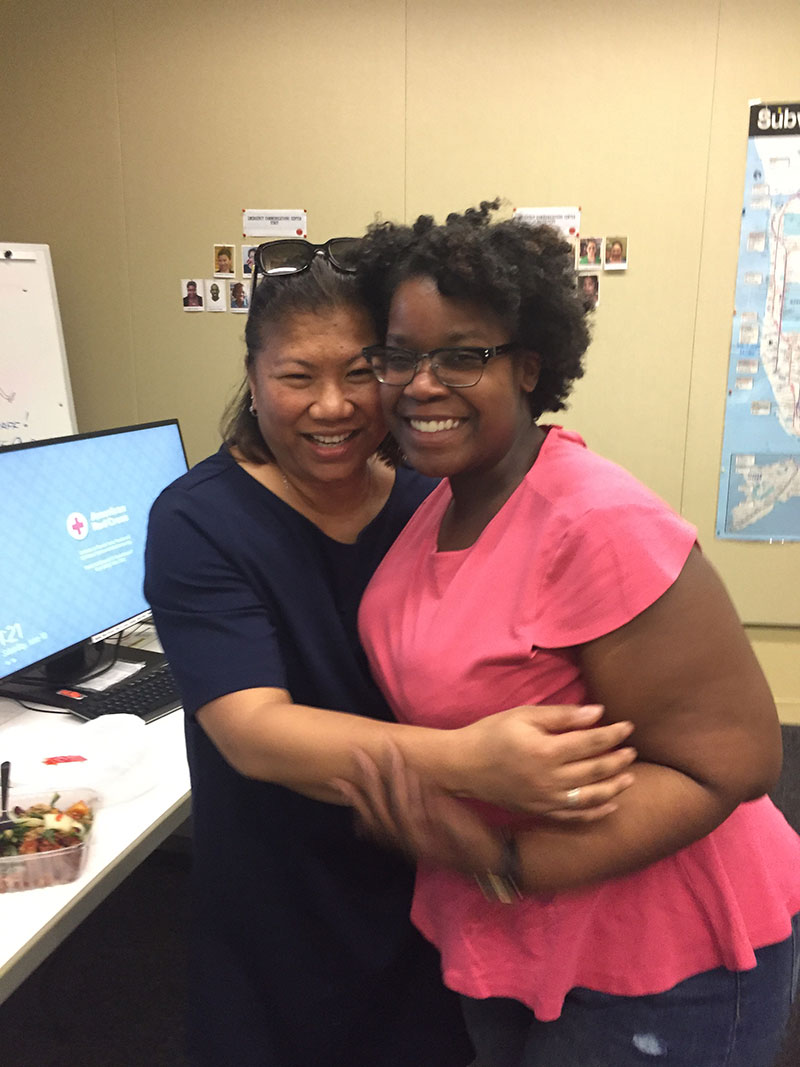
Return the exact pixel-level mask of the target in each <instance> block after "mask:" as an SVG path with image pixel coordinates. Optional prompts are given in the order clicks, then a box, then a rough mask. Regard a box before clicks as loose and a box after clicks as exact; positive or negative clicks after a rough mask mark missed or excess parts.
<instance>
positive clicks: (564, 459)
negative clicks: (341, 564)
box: [340, 203, 800, 1067]
mask: <svg viewBox="0 0 800 1067" xmlns="http://www.w3.org/2000/svg"><path fill="white" fill-rule="evenodd" d="M496 207H497V204H496V203H495V204H483V205H481V208H480V209H479V210H478V209H476V210H471V211H468V212H467V213H466V214H465V215H463V216H458V215H451V216H449V217H448V220H447V223H446V224H445V225H440V226H437V225H434V223H433V220H431V219H430V218H426V217H422V218H420V219H418V220H417V222H416V224H415V225H414V226H413V227H405V226H395V225H393V224H383V225H379V226H376V227H374V228H373V230H372V232H371V234H370V235H369V236H368V238H367V239H366V242H365V248H364V254H363V269H362V278H363V284H364V287H365V290H366V291H367V294H368V297H369V299H370V300H371V301H372V302H373V304H374V305H377V306H378V308H379V310H381V311H382V313H383V316H384V321H385V322H386V343H385V344H384V345H374V346H370V348H368V349H365V355H366V356H367V358H368V359H369V360H370V362H371V364H372V367H373V370H374V372H375V374H376V375H377V377H378V380H379V381H380V382H381V383H382V386H381V393H382V400H383V405H384V411H385V414H386V417H387V418H388V420H389V425H390V428H391V429H392V431H393V433H394V435H395V437H396V438H397V440H398V442H399V444H400V446H401V448H402V450H403V452H404V453H405V454H406V456H407V458H408V462H409V463H410V465H411V466H413V467H415V468H416V469H418V470H419V471H421V472H423V473H425V474H428V475H436V476H440V477H442V478H443V479H444V480H443V481H442V483H441V484H440V485H439V487H438V488H437V489H436V490H435V491H434V492H433V493H432V494H431V496H430V497H428V499H427V500H426V501H425V502H423V504H422V505H421V507H420V508H419V510H418V511H417V512H416V514H415V515H414V516H413V518H412V519H411V521H410V522H409V523H408V525H407V526H406V528H405V530H404V531H403V533H402V534H401V535H400V537H399V539H398V541H397V542H396V543H395V545H394V546H393V547H392V549H390V551H389V553H388V554H387V556H386V557H385V559H384V561H383V563H382V564H381V566H380V567H379V568H378V571H377V572H376V574H375V576H374V578H373V579H372V581H371V583H370V586H369V588H368V589H367V592H366V594H365V597H364V599H363V601H362V605H361V611H360V631H361V636H362V640H363V642H364V645H365V648H366V650H367V654H368V657H369V661H370V665H371V667H372V670H373V672H374V675H375V677H376V679H377V680H378V682H379V684H380V685H381V687H382V689H383V690H384V693H385V695H386V696H387V698H388V700H389V703H390V704H391V706H392V709H393V711H394V712H395V714H396V715H397V717H398V718H399V719H400V720H401V721H405V722H410V723H416V724H419V725H425V726H436V727H445V728H456V727H459V726H463V725H464V724H466V723H469V722H474V721H476V720H478V719H480V718H483V717H485V716H487V715H489V714H491V713H492V712H494V711H498V710H500V709H502V708H505V707H509V706H513V705H515V704H521V703H529V704H549V705H552V704H561V703H564V704H581V703H587V702H596V703H599V704H602V705H604V707H605V716H606V719H607V720H608V721H618V720H621V719H626V720H631V721H633V722H634V723H635V727H636V729H635V734H634V743H635V745H636V748H637V751H638V753H639V760H638V762H637V763H636V764H635V765H634V768H633V770H634V775H635V781H634V784H633V786H632V787H631V788H630V789H628V790H627V792H625V793H624V794H622V795H621V796H620V797H619V798H618V801H619V803H618V808H617V810H616V811H615V812H614V813H613V814H611V815H609V816H608V817H607V818H606V819H605V820H602V821H599V822H593V823H589V824H580V825H579V824H572V823H563V822H562V823H557V822H553V821H548V820H546V819H542V818H540V819H536V818H531V817H520V816H518V815H514V814H512V813H509V812H507V811H504V810H501V809H498V808H493V807H490V806H487V805H481V804H478V803H476V802H472V801H459V800H457V799H454V798H452V797H445V796H443V795H441V794H440V793H439V792H438V791H437V790H436V789H435V788H434V787H432V786H431V785H430V783H428V782H425V781H424V780H422V779H421V778H420V777H419V776H417V775H416V774H415V773H413V772H412V771H411V770H410V769H409V768H407V767H406V766H405V764H404V762H403V759H402V757H401V756H400V755H399V753H398V752H396V751H395V752H390V753H388V754H387V758H386V761H385V762H384V764H383V765H381V766H378V765H377V764H375V763H374V762H372V761H371V760H370V759H369V758H367V757H363V758H362V771H363V776H362V778H361V780H360V781H359V782H357V783H352V782H351V783H344V782H342V783H340V787H341V789H342V792H343V793H344V794H345V796H346V797H347V798H348V799H349V801H350V803H352V804H353V806H354V807H355V808H356V809H357V811H358V812H359V813H360V816H361V819H362V821H363V822H364V823H365V825H366V826H367V828H368V829H370V830H371V832H372V833H373V834H375V835H376V836H378V837H381V838H383V839H384V840H386V841H388V842H393V843H395V844H397V845H399V846H400V847H402V848H403V849H405V850H406V851H407V852H408V853H409V854H411V855H412V856H413V857H415V858H416V859H417V860H418V875H417V885H416V891H415V898H414V904H413V910H412V918H413V920H414V922H415V923H416V924H417V926H418V927H419V929H420V930H421V931H422V932H423V933H424V934H425V935H426V936H427V937H428V938H429V939H430V940H431V941H432V942H433V943H434V944H435V945H436V946H437V947H438V948H439V949H440V951H441V954H442V966H443V971H444V977H445V981H446V982H447V984H448V985H450V986H451V987H452V988H453V989H455V990H456V991H457V992H459V993H461V994H462V997H463V1003H464V1011H465V1016H466V1019H467V1023H468V1026H469V1029H470V1033H471V1036H472V1038H473V1041H474V1044H475V1046H476V1050H477V1051H478V1054H479V1062H480V1064H481V1067H523V1065H524V1067H628V1065H630V1067H633V1065H634V1064H641V1063H643V1062H653V1063H658V1064H660V1065H663V1067H769V1065H770V1064H771V1063H772V1060H773V1058H774V1055H775V1053H776V1051H777V1047H778V1044H779V1041H780V1035H781V1032H782V1029H783V1026H784V1024H785V1020H786V1018H787V1016H788V1011H789V1005H790V1002H791V999H792V997H793V995H794V992H795V991H796V985H797V967H798V958H800V953H798V952H796V951H794V949H793V944H794V940H793V939H796V937H797V922H796V919H795V920H793V917H795V916H796V914H797V912H798V911H799V910H800V840H799V839H798V838H797V836H796V835H795V834H794V832H793V831H792V830H791V829H790V828H789V827H788V825H787V824H786V822H785V820H784V819H783V818H782V816H781V815H780V814H779V813H778V811H777V810H776V809H775V808H774V807H773V805H772V804H771V802H770V801H769V800H768V799H767V798H766V797H765V795H764V794H765V793H766V792H767V791H768V790H769V789H770V788H771V787H772V785H773V784H774V782H775V780H776V778H777V775H778V772H779V768H780V760H781V752H780V729H779V724H778V720H777V715H776V712H775V707H774V704H773V701H772V698H771V695H770V692H769V689H768V687H767V684H766V681H765V679H764V677H763V674H762V672H761V670H760V668H759V666H758V663H757V661H756V659H755V657H754V655H753V652H752V650H751V648H750V645H749V642H748V640H747V637H746V635H745V633H744V630H743V629H742V627H741V624H740V622H739V620H738V618H737V616H736V613H735V611H734V609H733V607H732V605H731V603H730V600H729V598H728V596H727V593H726V592H725V589H724V587H723V586H722V583H721V582H720V580H719V578H718V577H717V575H716V574H715V572H714V570H713V569H712V567H711V566H710V565H709V563H708V562H707V561H706V560H705V559H704V557H703V555H702V553H701V551H700V549H699V547H698V545H697V543H696V531H695V529H694V527H692V526H691V525H690V524H689V523H687V522H686V521H685V520H683V519H682V518H681V517H680V516H678V515H677V514H675V513H674V512H673V511H672V510H671V509H670V508H669V507H668V506H667V505H666V504H665V503H664V502H663V501H661V500H660V499H659V498H657V497H656V496H655V495H654V494H653V493H651V492H650V491H649V490H647V489H646V488H645V487H644V486H642V485H641V484H640V483H638V482H637V481H636V480H635V479H634V478H633V477H632V476H631V475H629V474H628V473H627V472H626V471H624V470H622V469H621V468H619V467H617V466H616V465H614V464H613V463H610V462H608V461H607V460H604V459H602V458H600V457H599V456H596V455H594V454H593V453H591V452H590V451H589V450H588V449H587V448H586V447H585V445H584V443H583V441H582V440H581V438H580V437H579V436H578V435H577V434H575V433H571V432H568V431H565V430H563V429H561V428H560V427H559V426H555V425H543V424H542V423H541V422H540V421H539V420H540V416H542V414H543V413H545V412H556V411H559V410H560V409H562V408H563V407H564V406H565V399H566V397H567V395H568V393H569V391H570V388H571V386H572V383H573V382H574V380H575V379H576V378H578V377H580V376H581V374H582V373H583V370H582V358H583V355H584V352H585V350H586V348H587V346H588V341H589V335H588V329H587V325H586V313H585V310H584V305H583V303H582V301H581V297H580V295H579V293H578V291H577V289H576V285H575V278H574V270H573V264H572V250H571V248H570V246H569V245H568V244H567V243H566V242H565V241H563V240H562V239H561V237H560V236H559V235H558V234H557V233H556V232H555V231H554V230H551V229H549V228H547V227H531V226H528V225H525V224H519V223H515V222H511V221H506V222H491V221H490V212H491V210H492V209H493V208H496ZM570 800H571V801H572V803H573V804H574V805H575V806H576V807H580V805H581V802H582V798H581V791H580V789H573V790H571V794H570ZM793 929H794V934H793Z"/></svg>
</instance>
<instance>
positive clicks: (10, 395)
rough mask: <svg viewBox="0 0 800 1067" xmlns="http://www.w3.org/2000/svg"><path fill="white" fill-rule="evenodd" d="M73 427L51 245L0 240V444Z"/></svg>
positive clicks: (67, 431)
mask: <svg viewBox="0 0 800 1067" xmlns="http://www.w3.org/2000/svg"><path fill="white" fill-rule="evenodd" d="M76 431H77V423H76V421H75V408H74V406H73V403H72V389H71V387H70V381H69V368H68V366H67V353H66V349H65V348H64V335H63V333H62V330H61V315H60V314H59V310H58V299H57V297H56V283H55V279H54V277H53V265H52V261H51V259H50V249H49V247H48V246H47V245H29V244H16V243H14V242H13V241H6V242H3V241H0V447H2V446H4V445H11V444H18V443H20V442H22V441H40V440H42V439H43V438H46V437H66V436H68V435H69V434H73V433H75V432H76Z"/></svg>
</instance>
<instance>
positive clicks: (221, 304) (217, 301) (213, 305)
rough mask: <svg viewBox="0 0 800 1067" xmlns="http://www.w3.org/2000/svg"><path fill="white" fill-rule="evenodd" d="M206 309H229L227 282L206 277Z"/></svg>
mask: <svg viewBox="0 0 800 1067" xmlns="http://www.w3.org/2000/svg"><path fill="white" fill-rule="evenodd" d="M205 294H206V311H227V310H228V296H227V293H226V291H225V283H224V282H218V281H216V280H215V279H214V278H206V279H205Z"/></svg>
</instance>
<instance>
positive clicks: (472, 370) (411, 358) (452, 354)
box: [363, 341, 515, 389]
mask: <svg viewBox="0 0 800 1067" xmlns="http://www.w3.org/2000/svg"><path fill="white" fill-rule="evenodd" d="M514 347H515V344H514V342H513V341H509V342H508V343H507V344H504V345H492V346H491V347H490V348H468V347H463V348H434V349H432V350H431V351H430V352H408V351H406V349H405V348H391V347H389V346H387V345H369V346H368V347H367V348H365V349H363V354H364V358H365V359H366V360H367V362H368V363H369V365H370V366H371V367H372V371H373V374H374V375H375V377H376V378H377V379H378V381H379V382H382V383H383V384H384V385H408V384H409V383H410V382H412V381H413V380H414V376H415V375H416V373H417V371H418V370H419V368H420V364H421V363H422V361H423V360H424V359H427V360H430V367H431V371H432V373H433V374H434V375H435V377H436V379H437V381H438V382H440V383H441V385H446V386H447V387H448V388H449V389H469V387H470V386H472V385H477V384H478V382H479V381H480V380H481V378H482V377H483V369H484V367H485V366H486V364H487V363H488V362H489V360H490V359H492V358H493V357H494V356H502V355H505V354H506V353H507V352H510V351H511V349H512V348H514Z"/></svg>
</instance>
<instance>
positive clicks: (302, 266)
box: [252, 237, 361, 292]
mask: <svg viewBox="0 0 800 1067" xmlns="http://www.w3.org/2000/svg"><path fill="white" fill-rule="evenodd" d="M360 247H361V238H360V237H331V239H330V240H329V241H326V242H325V243H324V244H321V245H317V244H314V243H313V241H306V240H305V239H304V238H302V237H288V238H286V239H285V240H283V241H266V242H265V243H264V244H260V245H259V246H258V248H257V249H256V252H255V269H254V271H253V290H252V291H253V292H255V289H256V281H257V278H258V275H259V274H268V275H270V276H271V277H277V276H278V275H284V274H300V273H301V272H302V271H304V270H308V268H309V267H310V266H311V264H312V263H313V262H314V257H315V256H323V257H324V258H325V259H326V260H327V261H328V262H329V263H330V265H331V266H332V267H334V268H335V269H336V270H340V271H342V272H344V273H345V274H352V273H353V272H354V271H355V269H356V263H357V259H358V250H359V248H360Z"/></svg>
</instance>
